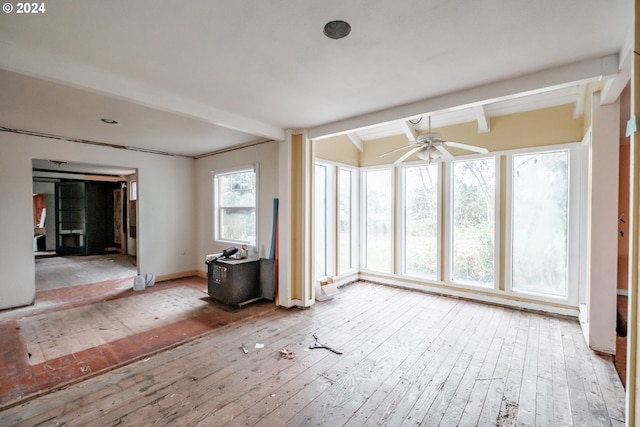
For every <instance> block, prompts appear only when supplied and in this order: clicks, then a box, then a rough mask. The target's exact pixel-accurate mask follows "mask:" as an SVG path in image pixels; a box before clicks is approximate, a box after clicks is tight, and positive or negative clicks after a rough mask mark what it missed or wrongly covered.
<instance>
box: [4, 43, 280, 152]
mask: <svg viewBox="0 0 640 427" xmlns="http://www.w3.org/2000/svg"><path fill="white" fill-rule="evenodd" d="M0 52H2V55H0V68H1V69H5V70H8V71H13V72H16V73H20V74H24V75H27V76H30V77H35V78H39V79H42V80H46V81H50V82H54V83H58V84H62V85H66V86H70V87H74V88H77V89H82V90H87V91H90V92H92V93H97V94H100V95H104V96H107V97H111V98H116V99H121V100H125V101H128V102H131V103H134V104H138V105H143V106H146V107H150V108H155V109H157V110H160V111H166V112H169V113H174V114H178V115H181V116H184V117H191V118H195V119H199V120H203V121H205V122H207V123H210V124H213V125H216V126H222V127H225V128H228V129H233V130H236V131H239V132H244V133H247V134H250V135H256V136H259V137H262V138H267V139H273V140H276V141H283V140H284V136H285V131H284V129H283V128H279V127H277V126H273V125H271V124H269V123H265V122H261V121H259V120H255V119H252V118H250V117H246V116H242V115H239V114H235V113H231V112H229V111H224V110H221V109H219V108H215V107H212V106H210V105H207V104H204V103H202V102H199V101H196V100H194V99H190V98H186V97H183V96H179V95H177V94H175V93H172V92H170V91H167V90H165V89H162V88H159V87H157V86H153V85H150V84H147V83H145V82H141V81H137V80H133V79H130V78H127V77H124V76H122V75H119V74H116V73H112V72H109V71H107V70H103V69H98V68H96V67H93V66H91V65H88V64H85V63H81V62H79V61H76V60H73V59H71V58H66V57H62V56H59V55H54V54H52V53H51V52H48V51H46V50H43V49H40V48H36V47H32V46H29V47H27V46H24V45H22V44H18V43H8V42H4V41H0Z"/></svg>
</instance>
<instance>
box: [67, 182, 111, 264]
mask: <svg viewBox="0 0 640 427" xmlns="http://www.w3.org/2000/svg"><path fill="white" fill-rule="evenodd" d="M119 187H120V185H119V184H118V183H111V182H86V181H83V182H78V181H73V182H58V183H56V211H57V213H58V215H57V228H56V252H57V253H58V254H60V255H72V254H75V255H87V254H98V253H104V252H105V251H106V250H107V248H109V247H115V246H116V244H115V242H114V232H113V230H114V221H113V190H114V189H116V188H119Z"/></svg>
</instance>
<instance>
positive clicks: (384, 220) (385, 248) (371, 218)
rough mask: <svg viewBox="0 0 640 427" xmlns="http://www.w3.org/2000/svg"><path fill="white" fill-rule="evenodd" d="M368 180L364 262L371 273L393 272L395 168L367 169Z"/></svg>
mask: <svg viewBox="0 0 640 427" xmlns="http://www.w3.org/2000/svg"><path fill="white" fill-rule="evenodd" d="M364 177H365V236H364V239H365V242H366V243H365V262H364V266H365V268H367V269H370V270H377V271H382V272H388V273H391V272H392V266H393V224H394V221H393V206H394V200H393V183H394V179H393V169H390V168H389V169H379V170H367V171H365V172H364Z"/></svg>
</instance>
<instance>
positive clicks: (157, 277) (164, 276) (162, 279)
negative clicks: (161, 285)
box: [156, 270, 206, 282]
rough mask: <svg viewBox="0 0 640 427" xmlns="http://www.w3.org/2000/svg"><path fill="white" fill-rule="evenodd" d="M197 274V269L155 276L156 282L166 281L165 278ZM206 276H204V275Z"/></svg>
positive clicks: (172, 278)
mask: <svg viewBox="0 0 640 427" xmlns="http://www.w3.org/2000/svg"><path fill="white" fill-rule="evenodd" d="M191 276H199V274H198V271H197V270H189V271H181V272H179V273H172V274H163V275H160V276H156V282H166V281H167V280H174V279H182V278H183V277H191ZM205 277H206V276H205Z"/></svg>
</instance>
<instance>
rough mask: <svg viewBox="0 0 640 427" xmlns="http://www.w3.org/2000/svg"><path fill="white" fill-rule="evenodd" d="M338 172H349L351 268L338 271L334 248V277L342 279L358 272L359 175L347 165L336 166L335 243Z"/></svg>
mask: <svg viewBox="0 0 640 427" xmlns="http://www.w3.org/2000/svg"><path fill="white" fill-rule="evenodd" d="M340 170H347V171H349V172H351V194H350V196H351V199H350V203H351V218H350V220H351V236H350V238H351V261H350V264H351V267H350V268H348V269H346V270H344V271H340V269H339V267H340V266H339V262H338V257H339V256H340V253H339V252H340V251H339V248H337V247H336V276H337V277H343V276H348V275H351V274H354V273H356V272H358V271H359V263H358V260H359V259H360V257H359V255H358V253H359V248H360V245H359V239H358V235H359V234H358V230H359V229H360V203H359V201H360V197H359V195H360V185H359V184H360V179H359V177H360V173H359V171H358V168H357V167H354V166H347V165H336V243H337V242H338V229H337V220H338V212H337V206H338V203H339V199H338V196H339V191H338V184H339V182H338V180H339V179H340Z"/></svg>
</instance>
